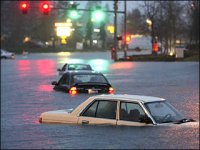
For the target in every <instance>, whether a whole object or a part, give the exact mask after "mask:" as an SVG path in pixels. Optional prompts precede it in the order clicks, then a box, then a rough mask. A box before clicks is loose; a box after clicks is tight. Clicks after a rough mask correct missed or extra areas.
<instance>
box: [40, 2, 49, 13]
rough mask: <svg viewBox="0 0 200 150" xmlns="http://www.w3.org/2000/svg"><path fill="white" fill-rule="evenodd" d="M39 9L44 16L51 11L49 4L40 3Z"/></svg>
mask: <svg viewBox="0 0 200 150" xmlns="http://www.w3.org/2000/svg"><path fill="white" fill-rule="evenodd" d="M40 9H41V11H42V12H43V14H44V15H48V14H49V12H50V10H51V8H50V4H49V2H44V3H42V4H41V8H40Z"/></svg>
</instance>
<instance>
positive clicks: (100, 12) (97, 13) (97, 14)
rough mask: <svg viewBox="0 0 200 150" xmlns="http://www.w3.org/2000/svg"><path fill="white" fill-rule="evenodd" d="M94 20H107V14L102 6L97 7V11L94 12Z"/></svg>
mask: <svg viewBox="0 0 200 150" xmlns="http://www.w3.org/2000/svg"><path fill="white" fill-rule="evenodd" d="M92 19H93V20H95V21H97V22H101V21H103V20H104V19H105V13H104V11H103V10H102V8H101V7H100V6H97V7H96V10H94V11H93V12H92Z"/></svg>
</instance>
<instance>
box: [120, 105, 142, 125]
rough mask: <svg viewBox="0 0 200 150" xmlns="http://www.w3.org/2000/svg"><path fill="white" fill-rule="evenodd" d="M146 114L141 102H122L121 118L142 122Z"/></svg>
mask: <svg viewBox="0 0 200 150" xmlns="http://www.w3.org/2000/svg"><path fill="white" fill-rule="evenodd" d="M144 116H145V113H144V111H143V109H142V108H141V107H140V105H139V104H137V103H130V102H121V107H120V120H125V121H135V122H140V121H141V120H140V119H141V118H143V117H144Z"/></svg>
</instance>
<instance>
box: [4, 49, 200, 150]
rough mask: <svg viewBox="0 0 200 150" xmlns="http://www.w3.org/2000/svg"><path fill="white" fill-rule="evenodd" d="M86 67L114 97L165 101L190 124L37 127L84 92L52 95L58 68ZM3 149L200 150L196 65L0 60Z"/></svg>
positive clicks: (60, 56) (97, 58) (97, 57)
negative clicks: (43, 115)
mask: <svg viewBox="0 0 200 150" xmlns="http://www.w3.org/2000/svg"><path fill="white" fill-rule="evenodd" d="M66 62H70V63H72V62H74V63H89V64H91V66H92V67H93V69H94V70H96V71H100V72H102V73H104V74H105V75H106V77H107V78H108V80H109V81H110V83H111V84H112V86H113V87H114V88H115V90H116V93H120V94H136V95H148V96H157V97H163V98H165V99H167V100H168V101H169V102H170V103H171V104H172V105H174V106H175V107H176V108H177V109H178V110H179V111H180V112H181V113H183V114H184V115H185V116H186V117H188V118H193V119H195V120H197V123H194V124H191V125H177V126H154V127H123V126H121V127H120V126H79V125H64V124H57V125H55V124H39V123H38V117H39V115H40V114H41V113H42V112H45V111H50V110H58V109H67V108H75V107H76V106H77V105H79V104H80V103H81V102H83V101H85V100H86V99H87V98H88V97H89V96H91V95H88V94H79V95H76V96H74V97H71V96H70V95H68V94H66V93H62V92H57V91H53V89H52V85H51V82H52V81H54V80H56V79H57V78H58V73H57V72H56V70H57V68H60V67H61V66H62V65H63V64H64V63H66ZM1 148H2V149H79V148H81V149H91V148H94V149H99V148H101V149H163V148H166V149H170V148H173V149H198V148H199V63H198V62H116V63H114V62H113V61H111V60H110V53H108V52H102V53H101V52H94V53H46V54H45V53H43V54H29V55H27V56H22V55H17V56H16V59H15V60H1Z"/></svg>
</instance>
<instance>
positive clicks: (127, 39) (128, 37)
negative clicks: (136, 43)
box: [124, 35, 131, 43]
mask: <svg viewBox="0 0 200 150" xmlns="http://www.w3.org/2000/svg"><path fill="white" fill-rule="evenodd" d="M124 40H126V43H130V42H131V35H125V38H124Z"/></svg>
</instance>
